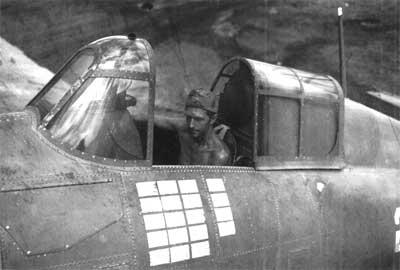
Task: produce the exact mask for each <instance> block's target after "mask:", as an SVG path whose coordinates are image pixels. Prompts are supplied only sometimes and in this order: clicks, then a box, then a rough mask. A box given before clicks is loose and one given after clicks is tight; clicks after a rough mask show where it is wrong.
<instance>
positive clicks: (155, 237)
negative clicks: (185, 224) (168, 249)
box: [147, 230, 168, 248]
mask: <svg viewBox="0 0 400 270" xmlns="http://www.w3.org/2000/svg"><path fill="white" fill-rule="evenodd" d="M147 242H148V243H149V248H153V247H161V246H167V245H168V236H167V231H165V230H162V231H156V232H148V233H147Z"/></svg>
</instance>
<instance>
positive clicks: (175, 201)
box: [161, 195, 182, 211]
mask: <svg viewBox="0 0 400 270" xmlns="http://www.w3.org/2000/svg"><path fill="white" fill-rule="evenodd" d="M161 202H162V207H163V209H164V210H165V211H169V210H181V209H182V203H181V199H180V198H179V196H178V195H176V196H162V197H161Z"/></svg>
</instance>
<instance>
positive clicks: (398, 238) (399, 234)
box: [394, 231, 400, 253]
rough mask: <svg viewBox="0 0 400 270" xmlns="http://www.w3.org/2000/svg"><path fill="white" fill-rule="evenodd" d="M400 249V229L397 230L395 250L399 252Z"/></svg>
mask: <svg viewBox="0 0 400 270" xmlns="http://www.w3.org/2000/svg"><path fill="white" fill-rule="evenodd" d="M399 251H400V231H396V243H395V246H394V252H395V253H397V252H399Z"/></svg>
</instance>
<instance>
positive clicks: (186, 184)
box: [178, 179, 199, 193]
mask: <svg viewBox="0 0 400 270" xmlns="http://www.w3.org/2000/svg"><path fill="white" fill-rule="evenodd" d="M178 184H179V189H180V191H181V193H198V192H199V189H198V188H197V183H196V180H194V179H193V180H179V181H178Z"/></svg>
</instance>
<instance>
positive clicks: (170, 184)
mask: <svg viewBox="0 0 400 270" xmlns="http://www.w3.org/2000/svg"><path fill="white" fill-rule="evenodd" d="M157 186H158V191H159V192H160V195H168V194H177V193H178V186H177V185H176V181H175V180H163V181H157Z"/></svg>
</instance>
